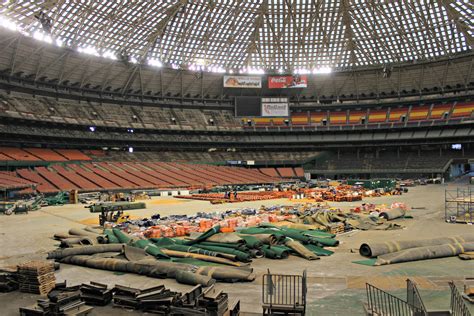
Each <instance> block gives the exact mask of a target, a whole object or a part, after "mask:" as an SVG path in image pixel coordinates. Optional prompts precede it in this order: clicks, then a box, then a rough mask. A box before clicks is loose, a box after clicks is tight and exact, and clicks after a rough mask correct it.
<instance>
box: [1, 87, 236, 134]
mask: <svg viewBox="0 0 474 316" xmlns="http://www.w3.org/2000/svg"><path fill="white" fill-rule="evenodd" d="M0 101H1V102H0V115H2V116H8V117H15V118H23V119H28V120H37V121H48V122H55V123H66V124H80V125H87V126H108V127H126V128H147V129H213V128H214V129H215V128H216V127H219V128H231V127H232V128H235V127H238V126H239V122H238V120H236V119H235V118H234V115H233V114H234V113H233V110H224V109H222V110H218V111H215V110H214V111H213V110H205V109H204V110H200V109H189V108H188V109H180V108H171V107H162V106H159V107H158V106H157V107H153V106H148V107H143V106H130V105H117V104H111V103H102V104H99V103H94V102H87V101H83V102H78V101H73V100H59V101H58V100H56V99H53V98H48V97H36V98H33V97H32V96H30V95H23V94H21V95H20V94H15V96H13V95H6V94H2V93H0Z"/></svg>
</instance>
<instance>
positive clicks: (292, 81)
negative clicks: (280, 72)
mask: <svg viewBox="0 0 474 316" xmlns="http://www.w3.org/2000/svg"><path fill="white" fill-rule="evenodd" d="M306 87H308V77H307V76H306V75H293V76H268V88H270V89H287V88H306Z"/></svg>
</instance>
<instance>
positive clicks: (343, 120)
mask: <svg viewBox="0 0 474 316" xmlns="http://www.w3.org/2000/svg"><path fill="white" fill-rule="evenodd" d="M473 112H474V102H464V103H456V102H455V103H450V104H431V105H413V106H397V107H387V108H368V109H366V110H343V111H342V110H319V111H303V112H293V113H292V115H291V117H290V118H282V117H276V118H269V117H265V118H264V117H259V118H251V117H249V118H244V119H242V125H243V126H244V127H246V128H253V127H257V128H258V127H289V126H292V127H297V126H300V127H303V126H324V125H328V126H360V125H370V126H373V125H376V126H397V125H398V126H400V125H402V126H403V125H406V126H411V125H413V124H418V123H419V122H434V123H436V122H443V121H449V122H452V123H455V122H459V121H463V120H465V119H471V118H472V116H473ZM249 122H250V124H249Z"/></svg>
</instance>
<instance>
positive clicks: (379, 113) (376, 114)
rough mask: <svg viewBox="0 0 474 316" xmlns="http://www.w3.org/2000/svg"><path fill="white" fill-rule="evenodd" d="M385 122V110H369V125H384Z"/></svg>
mask: <svg viewBox="0 0 474 316" xmlns="http://www.w3.org/2000/svg"><path fill="white" fill-rule="evenodd" d="M386 121H387V109H383V110H370V113H369V123H384V122H386Z"/></svg>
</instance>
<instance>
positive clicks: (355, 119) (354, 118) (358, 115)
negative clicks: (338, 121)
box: [349, 111, 367, 124]
mask: <svg viewBox="0 0 474 316" xmlns="http://www.w3.org/2000/svg"><path fill="white" fill-rule="evenodd" d="M364 117H367V111H350V112H349V124H361V123H362V118H364Z"/></svg>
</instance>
